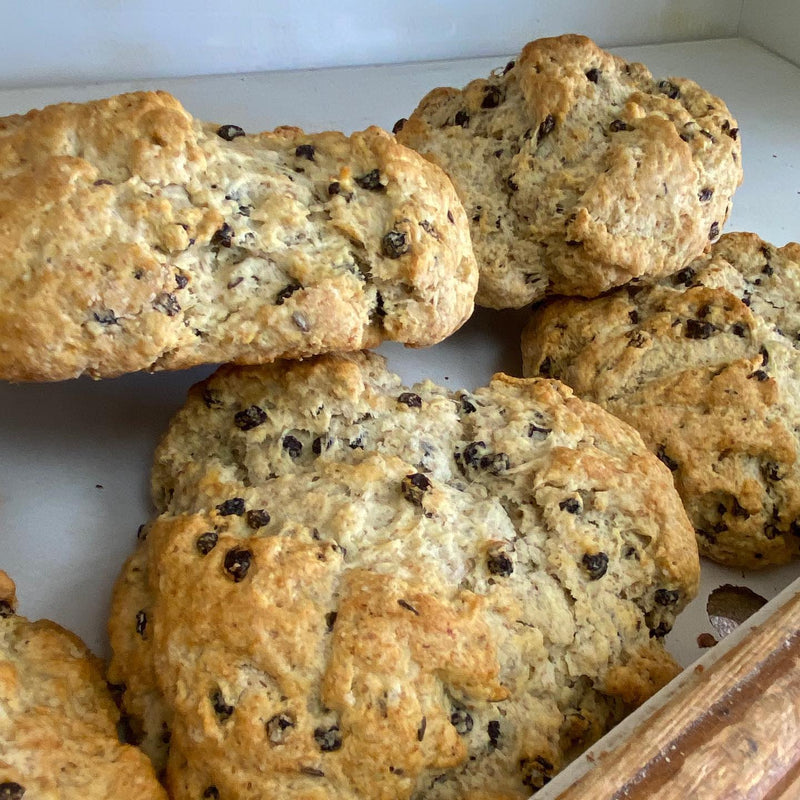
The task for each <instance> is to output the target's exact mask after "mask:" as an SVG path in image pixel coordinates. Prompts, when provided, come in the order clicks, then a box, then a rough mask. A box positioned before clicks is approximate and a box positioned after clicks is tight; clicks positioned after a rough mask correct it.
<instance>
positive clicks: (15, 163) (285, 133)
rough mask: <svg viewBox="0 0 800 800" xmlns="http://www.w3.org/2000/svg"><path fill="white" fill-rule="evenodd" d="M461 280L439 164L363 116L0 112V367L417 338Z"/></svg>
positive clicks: (46, 374) (132, 104)
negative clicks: (301, 118)
mask: <svg viewBox="0 0 800 800" xmlns="http://www.w3.org/2000/svg"><path fill="white" fill-rule="evenodd" d="M477 281H478V275H477V267H476V264H475V258H474V256H473V254H472V245H471V243H470V237H469V228H468V225H467V220H466V216H465V214H464V209H463V208H462V207H461V204H460V202H459V200H458V198H457V196H456V194H455V191H454V190H453V187H452V185H451V183H450V181H449V180H448V178H447V176H446V175H444V173H442V171H441V170H439V169H437V168H436V167H434V166H432V165H431V164H430V163H429V162H427V161H426V160H425V159H423V158H422V157H420V156H419V154H417V153H415V152H414V151H412V150H409V149H408V148H406V147H402V146H400V145H399V144H398V143H397V142H396V141H395V139H394V137H392V136H391V135H389V134H388V133H386V132H385V131H382V130H380V129H378V128H369V129H368V130H365V131H363V132H360V133H354V134H353V135H352V136H350V137H348V136H345V135H344V134H342V133H337V132H333V131H329V132H326V133H318V134H306V133H304V132H303V131H301V130H300V129H298V128H285V127H284V128H278V129H277V130H275V131H273V132H267V133H260V134H252V135H250V134H245V132H244V131H243V130H242V129H241V128H239V127H237V126H235V125H222V126H218V125H215V124H214V125H212V124H211V123H208V122H201V121H200V120H197V119H194V118H193V117H192V116H191V115H189V114H188V113H187V112H186V111H185V110H184V109H183V107H182V106H181V104H180V103H179V102H178V101H177V100H176V99H175V98H173V97H171V96H170V95H168V94H166V93H164V92H136V93H132V94H125V95H119V96H116V97H111V98H108V99H106V100H97V101H93V102H90V103H83V104H76V103H62V104H59V105H54V106H48V107H47V108H44V109H42V110H41V111H31V112H30V113H28V114H25V115H24V116H20V115H15V116H11V117H4V118H2V119H0V293H2V295H3V298H4V302H3V305H2V308H0V378H4V379H8V380H60V379H63V378H71V377H75V376H77V375H80V374H82V373H88V374H90V375H93V376H95V377H105V376H111V375H119V374H121V373H124V372H130V371H133V370H141V369H150V370H159V369H182V368H185V367H189V366H192V365H196V364H201V363H215V362H221V361H232V362H237V363H244V364H257V363H262V362H265V361H272V360H274V359H276V358H279V357H283V358H300V357H304V356H309V355H314V354H317V353H323V352H328V351H333V350H358V349H360V348H363V347H374V346H376V345H377V344H379V343H380V342H381V341H383V340H385V339H390V340H395V341H400V342H404V343H405V344H408V345H413V346H421V345H429V344H433V343H435V342H438V341H440V340H441V339H443V338H445V337H446V336H447V335H449V334H450V333H452V332H453V331H454V330H455V329H456V328H458V327H459V326H460V325H461V323H463V322H464V320H466V319H467V317H469V315H470V313H471V312H472V304H473V298H474V296H475V290H476V287H477Z"/></svg>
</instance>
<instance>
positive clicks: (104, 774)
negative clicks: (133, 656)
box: [0, 571, 166, 800]
mask: <svg viewBox="0 0 800 800" xmlns="http://www.w3.org/2000/svg"><path fill="white" fill-rule="evenodd" d="M15 609H16V600H15V596H14V584H13V582H12V581H11V579H10V578H9V577H8V575H6V573H5V572H2V571H0V798H2V800H23V798H24V800H87V798H97V800H107V798H121V799H122V800H124V799H125V798H131V800H133V798H137V799H138V798H142V799H143V800H150V799H151V798H152V800H166V793H165V792H164V790H163V789H162V787H161V785H160V784H159V782H158V781H157V780H156V776H155V773H154V772H153V766H152V764H151V763H150V761H149V759H148V758H147V756H145V755H144V753H142V752H140V751H139V750H137V749H136V748H134V747H131V746H130V745H126V744H120V741H119V738H118V736H117V724H118V722H119V718H120V715H119V711H118V710H117V707H116V705H115V704H114V701H113V699H112V697H111V694H110V693H109V690H108V686H107V685H106V682H105V680H104V679H103V674H102V669H101V664H100V662H99V660H98V659H97V658H95V657H94V656H93V655H92V654H91V653H90V652H89V650H88V649H87V648H86V646H85V645H84V644H83V642H81V640H80V639H78V637H77V636H75V635H74V634H72V633H70V632H69V631H66V630H64V629H63V628H61V627H60V626H58V625H56V624H55V623H54V622H50V621H49V620H39V621H38V622H29V621H28V620H27V619H25V618H24V617H21V616H18V615H17V614H16V613H15Z"/></svg>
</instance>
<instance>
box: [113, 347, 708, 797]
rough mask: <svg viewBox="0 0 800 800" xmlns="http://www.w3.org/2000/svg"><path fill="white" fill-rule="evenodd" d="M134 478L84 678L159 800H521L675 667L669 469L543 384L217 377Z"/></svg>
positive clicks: (682, 564)
mask: <svg viewBox="0 0 800 800" xmlns="http://www.w3.org/2000/svg"><path fill="white" fill-rule="evenodd" d="M253 407H257V408H258V409H260V410H261V413H260V414H254V413H253V412H251V413H250V415H249V416H248V419H250V418H252V419H254V420H258V424H255V425H252V426H248V425H245V426H244V427H243V426H241V425H239V424H237V421H236V420H237V415H239V414H241V413H242V412H243V411H245V410H247V409H251V408H253ZM262 414H263V419H262ZM239 419H242V418H241V417H239ZM287 439H289V443H288V446H287ZM201 454H202V455H201ZM153 486H154V496H155V498H156V502H157V506H158V508H159V511H160V512H161V516H160V517H159V518H158V519H157V520H156V521H155V522H154V523H152V525H151V526H150V528H149V529H148V532H147V535H146V537H145V539H144V541H143V542H142V543H141V545H140V547H139V550H138V551H137V553H136V554H135V555H134V556H133V557H132V559H131V560H130V562H129V564H128V565H127V567H126V570H125V572H124V573H123V575H122V576H121V578H120V581H119V582H118V586H117V589H116V592H115V601H114V611H113V616H112V623H111V635H112V643H113V647H114V651H115V658H114V662H113V663H112V668H111V669H112V679H113V680H115V681H118V682H122V681H124V682H125V683H126V684H127V685H128V692H127V694H126V699H125V703H126V707H127V710H128V711H129V713H133V714H136V713H137V711H138V713H139V715H140V716H144V715H143V710H144V709H147V710H148V713H149V715H150V719H149V720H145V721H144V724H145V729H146V733H147V739H146V744H147V747H148V749H149V750H150V752H151V753H152V754H153V755H154V756H155V757H156V759H157V762H158V763H159V764H162V765H163V764H165V763H166V768H167V776H168V777H167V780H168V785H169V787H170V790H171V791H172V792H173V794H174V796H176V797H196V796H202V793H203V792H204V791H205V790H206V789H207V788H208V787H209V786H214V787H216V789H217V791H218V792H219V793H220V797H222V796H225V794H226V793H227V794H232V793H233V794H237V796H243V797H246V796H253V797H256V796H263V794H264V793H269V792H279V793H281V794H284V795H289V796H303V797H306V796H310V797H314V796H320V797H323V796H325V797H330V796H335V797H353V798H357V797H387V798H389V797H432V798H439V797H441V798H445V797H455V796H461V795H462V794H463V793H464V792H466V791H477V790H481V789H483V790H486V789H487V788H488V787H489V786H490V785H491V786H495V784H496V786H497V790H498V791H502V792H505V794H506V796H508V797H520V798H522V797H526V796H527V795H528V794H529V793H530V791H531V790H532V789H534V788H537V787H538V786H540V785H542V784H543V783H544V782H545V781H546V780H548V779H549V778H550V777H552V775H553V774H554V773H555V771H557V769H559V768H560V767H561V766H563V765H564V764H565V763H566V762H567V761H568V760H569V759H570V758H572V757H573V756H574V755H575V754H576V753H577V752H578V751H579V750H580V749H582V748H583V747H585V746H587V745H588V744H589V743H590V742H591V741H593V740H594V739H595V738H597V737H598V736H599V735H600V734H601V733H602V732H603V731H605V730H606V729H607V728H608V727H609V726H610V725H612V724H613V723H614V722H616V721H617V720H619V719H620V718H621V717H622V716H623V715H624V713H625V712H626V711H628V710H630V709H631V708H632V707H633V706H635V705H637V704H638V703H640V702H642V701H643V700H644V699H646V697H648V696H649V695H650V694H652V693H653V692H654V691H655V690H656V689H657V688H659V687H660V686H661V685H663V684H664V683H665V682H666V681H667V680H668V679H669V678H670V677H672V676H673V675H674V674H675V671H676V667H675V665H674V663H673V662H672V660H671V659H670V658H669V656H668V655H667V654H666V652H665V651H664V649H663V646H662V643H661V637H662V636H663V634H664V633H665V632H666V631H667V630H668V628H669V625H670V624H671V621H672V619H673V618H674V614H675V613H676V612H677V611H678V610H679V609H680V608H681V607H682V606H683V605H684V604H685V602H686V601H687V600H688V599H689V598H690V597H691V596H692V594H693V593H694V591H695V590H696V581H697V561H696V551H695V550H694V544H693V539H692V536H691V529H690V528H689V527H688V525H687V523H686V521H685V517H684V516H683V512H682V509H681V508H680V505H679V503H678V501H677V497H676V495H675V494H674V491H673V489H672V487H671V484H670V477H669V472H668V470H667V469H666V467H664V466H663V465H662V464H660V463H659V462H658V460H657V459H656V458H655V457H653V456H651V455H649V454H647V453H646V451H645V449H644V447H643V445H642V443H641V441H640V440H639V439H638V436H636V435H635V434H634V433H633V432H632V431H631V430H630V429H629V428H627V426H625V425H622V424H621V423H619V422H617V421H616V420H614V419H613V418H612V417H610V416H609V415H607V414H605V413H603V412H602V411H600V409H599V408H597V407H594V406H590V405H588V404H584V403H582V402H580V401H578V400H577V399H576V398H574V397H572V396H571V394H570V392H569V391H568V390H566V389H564V388H563V387H561V386H560V385H558V384H556V383H555V382H552V381H523V380H517V379H512V378H507V377H506V376H497V377H496V378H495V380H494V381H493V382H492V384H491V385H490V387H487V388H483V389H479V390H477V391H476V392H471V393H465V392H449V391H447V390H445V389H442V388H439V387H436V386H434V385H433V384H431V383H429V382H426V383H423V384H420V385H418V386H415V387H413V388H412V389H411V390H408V389H406V388H405V387H403V386H402V385H401V384H400V381H399V379H398V378H397V377H396V376H393V375H391V373H388V372H387V371H386V370H385V368H384V366H383V362H382V360H381V359H380V358H378V357H376V356H371V355H366V354H365V355H357V356H353V357H344V356H341V357H340V356H332V357H328V358H322V359H318V360H313V361H310V362H303V363H295V364H287V363H281V364H276V365H273V366H270V367H264V368H246V369H236V368H223V370H221V371H220V372H218V373H217V374H216V376H214V377H212V378H211V379H210V380H209V381H208V382H206V384H205V385H203V386H200V387H197V388H196V389H195V390H194V391H193V393H192V395H191V397H190V400H189V402H188V404H187V406H186V407H185V408H184V410H183V411H181V412H180V413H179V415H178V416H177V417H176V419H175V420H174V422H173V425H172V427H171V429H170V432H169V433H168V434H167V436H166V437H165V439H164V441H163V442H162V445H161V447H160V448H159V453H158V456H157V459H156V466H155V469H154V475H153ZM211 534H213V536H212V535H211ZM232 552H234V553H236V554H235V555H234V556H231V555H230V554H231V553H232ZM242 553H246V554H247V555H246V558H243V556H242ZM244 563H247V569H246V570H245V571H244V574H242V564H244ZM231 567H233V571H232V570H231ZM665 599H666V600H668V601H669V602H663V601H664V600H665ZM142 609H144V610H145V611H146V614H147V620H148V622H147V635H146V636H145V637H144V638H143V637H142V636H140V635H138V634H137V633H136V613H137V612H138V611H139V610H142ZM132 687H135V688H132ZM212 698H214V700H212ZM220 709H221V710H222V711H223V712H224V713H220ZM162 722H166V723H167V724H168V727H169V729H170V739H169V745H168V747H167V746H165V745H164V744H163V742H162V743H160V744H159V743H158V736H157V735H155V733H154V732H155V731H160V726H161V724H162ZM245 742H248V743H250V744H248V745H247V746H244V743H245ZM253 743H260V744H259V745H258V747H256V746H254V744H253ZM248 784H250V785H251V787H252V788H251V789H247V788H246V787H247V785H248ZM248 792H249V793H248Z"/></svg>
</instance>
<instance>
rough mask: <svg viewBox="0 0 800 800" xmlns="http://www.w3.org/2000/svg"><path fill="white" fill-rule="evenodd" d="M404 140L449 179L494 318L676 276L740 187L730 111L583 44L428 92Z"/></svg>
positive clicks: (560, 42) (557, 41) (567, 42)
mask: <svg viewBox="0 0 800 800" xmlns="http://www.w3.org/2000/svg"><path fill="white" fill-rule="evenodd" d="M403 123H404V124H403ZM401 126H402V127H401ZM396 129H399V133H398V139H399V140H400V141H401V142H402V143H403V144H406V145H408V146H410V147H413V148H414V149H416V150H419V152H421V153H422V154H423V155H425V156H426V157H427V158H429V159H430V160H431V161H433V162H434V163H436V164H438V165H439V166H441V167H443V168H444V169H445V171H446V172H447V173H448V174H449V175H450V177H451V178H452V180H453V183H454V184H455V187H456V191H457V192H458V194H459V196H460V197H461V200H462V201H463V203H464V206H465V207H466V209H467V214H468V215H469V217H470V219H471V221H472V222H471V231H472V238H473V244H474V247H475V255H476V256H477V259H478V266H479V268H480V273H481V275H480V285H479V289H478V298H477V302H478V303H480V304H481V305H485V306H491V307H493V308H507V307H520V306H523V305H525V304H526V303H530V302H531V301H533V300H537V299H540V298H541V297H543V296H544V295H545V294H550V293H553V294H566V295H581V296H584V297H593V296H595V295H598V294H600V293H601V292H603V291H606V290H607V289H609V288H611V287H613V286H619V285H621V284H624V283H627V282H628V281H630V280H632V279H634V278H640V277H649V276H658V275H663V274H666V273H670V272H675V271H677V270H679V269H681V268H682V267H683V266H685V265H686V264H687V263H688V262H689V261H690V260H691V259H693V258H695V257H697V256H699V255H700V254H701V253H702V252H703V249H704V248H705V247H706V245H707V244H708V243H709V241H714V240H715V239H716V238H717V237H718V236H719V234H720V229H721V227H722V225H723V223H724V222H725V220H726V218H727V216H728V212H729V208H730V202H731V196H732V195H733V192H734V190H735V189H736V187H737V186H738V185H739V183H740V182H741V178H742V169H741V163H740V154H741V146H740V142H739V137H738V128H737V127H736V121H735V120H734V119H733V118H732V117H731V114H730V112H729V111H728V109H727V107H726V106H725V103H723V102H722V100H720V99H719V98H717V97H714V96H712V95H711V94H709V93H708V92H706V91H704V90H703V89H701V88H700V87H699V86H698V85H697V84H696V83H694V82H693V81H690V80H685V79H683V78H670V79H669V80H660V81H659V80H656V79H654V78H653V76H652V75H651V74H650V72H649V71H648V70H647V69H646V68H645V67H644V66H642V65H641V64H629V63H627V62H625V61H623V60H622V59H621V58H617V57H615V56H612V55H611V54H609V53H607V52H605V51H603V50H601V49H600V48H599V47H597V46H596V45H595V44H594V43H593V42H591V41H590V40H589V39H586V38H585V37H583V36H574V35H569V36H559V37H557V38H552V39H539V40H537V41H535V42H530V43H529V44H528V45H526V46H525V48H524V49H523V51H522V53H521V55H520V56H519V58H517V59H516V61H512V62H509V63H508V65H507V66H506V67H505V69H503V70H502V71H500V70H498V71H496V72H494V73H493V74H492V75H491V76H490V77H489V78H488V79H486V80H484V79H480V80H475V81H472V83H470V84H469V85H468V86H466V87H465V88H464V89H463V90H461V91H458V90H456V89H434V90H433V91H432V92H430V93H429V94H428V95H427V96H426V97H425V98H424V99H423V100H422V102H421V103H420V105H419V107H418V108H417V109H416V111H414V113H413V114H412V115H411V118H410V119H409V120H408V121H401V122H400V123H398V125H397V126H396Z"/></svg>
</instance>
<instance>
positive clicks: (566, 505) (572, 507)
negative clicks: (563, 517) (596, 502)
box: [558, 497, 583, 514]
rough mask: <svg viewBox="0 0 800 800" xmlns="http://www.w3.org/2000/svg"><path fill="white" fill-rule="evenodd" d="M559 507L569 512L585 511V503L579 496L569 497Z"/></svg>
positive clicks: (578, 512)
mask: <svg viewBox="0 0 800 800" xmlns="http://www.w3.org/2000/svg"><path fill="white" fill-rule="evenodd" d="M558 507H559V508H560V509H561V510H562V511H566V512H567V513H568V514H580V513H581V511H583V503H581V501H580V500H579V499H578V498H577V497H568V498H567V499H566V500H562V501H561V502H560V503H559V504H558Z"/></svg>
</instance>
